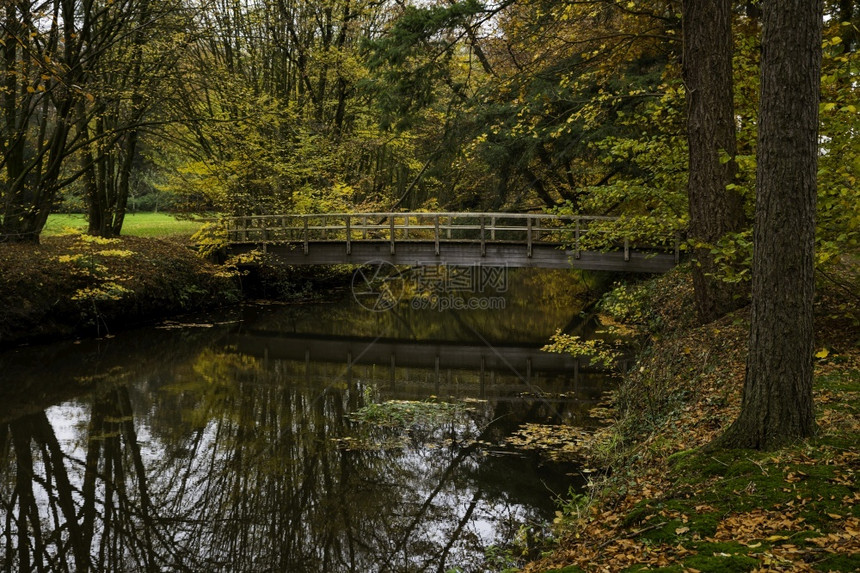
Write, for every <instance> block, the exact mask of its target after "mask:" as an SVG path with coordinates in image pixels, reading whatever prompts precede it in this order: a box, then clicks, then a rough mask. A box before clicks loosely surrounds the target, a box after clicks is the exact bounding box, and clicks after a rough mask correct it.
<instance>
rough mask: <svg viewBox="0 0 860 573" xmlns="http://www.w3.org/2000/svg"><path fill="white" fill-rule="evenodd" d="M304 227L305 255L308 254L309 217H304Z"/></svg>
mask: <svg viewBox="0 0 860 573" xmlns="http://www.w3.org/2000/svg"><path fill="white" fill-rule="evenodd" d="M302 226H303V227H304V229H303V230H304V232H303V233H302V236H303V239H304V244H305V254H306V255H307V254H308V216H307V215H302Z"/></svg>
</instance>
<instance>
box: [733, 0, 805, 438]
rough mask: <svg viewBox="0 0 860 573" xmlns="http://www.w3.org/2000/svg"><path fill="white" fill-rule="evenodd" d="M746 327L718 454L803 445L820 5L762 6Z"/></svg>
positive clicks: (801, 1)
mask: <svg viewBox="0 0 860 573" xmlns="http://www.w3.org/2000/svg"><path fill="white" fill-rule="evenodd" d="M763 12H764V13H763V39H762V59H761V104H760V108H759V121H758V125H759V131H758V171H757V173H756V211H755V232H754V237H753V239H754V253H753V275H752V319H751V327H750V341H749V357H748V359H747V372H746V381H745V384H744V395H743V405H742V408H741V413H740V415H739V416H738V419H737V420H736V421H735V422H734V424H733V425H732V426H731V427H730V428H729V429H728V430H727V432H726V434H725V435H724V436H723V437H722V439H721V440H719V442H718V443H719V444H720V445H727V446H736V447H745V448H757V449H770V448H774V447H778V446H780V445H782V444H784V443H788V442H791V441H793V440H795V439H798V438H803V437H806V436H810V435H811V434H812V433H813V431H814V428H815V416H814V412H813V406H812V358H813V357H812V353H813V332H814V331H813V320H812V318H813V317H812V302H813V300H812V297H813V287H814V280H813V279H814V277H813V272H814V258H813V255H814V245H815V198H816V175H817V170H818V99H819V97H818V90H819V82H820V75H821V25H822V23H821V22H822V2H821V1H820V0H819V1H817V2H809V1H808V0H781V1H780V2H773V1H771V2H765V3H764V10H763Z"/></svg>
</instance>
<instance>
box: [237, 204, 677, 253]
mask: <svg viewBox="0 0 860 573" xmlns="http://www.w3.org/2000/svg"><path fill="white" fill-rule="evenodd" d="M615 220H617V218H616V217H601V216H585V215H546V214H523V213H422V212H407V213H325V214H303V215H252V216H246V217H228V218H225V219H224V220H223V223H224V224H225V226H226V232H227V242H228V243H231V244H237V243H238V244H249V243H253V244H274V243H301V244H303V245H304V250H305V252H306V253H307V251H308V245H309V243H316V242H338V243H345V245H346V252H347V253H349V252H350V249H351V243H352V242H357V241H373V242H387V243H390V244H391V247H392V252H393V251H394V244H395V243H396V242H403V241H416V242H434V243H435V244H436V252H437V254H438V252H439V245H440V243H445V242H474V243H480V245H481V249H482V251H484V248H485V245H486V244H487V243H514V244H524V245H526V246H527V248H528V251H529V255H531V250H532V246H533V245H534V244H544V245H546V244H550V245H569V246H570V247H572V248H573V250H574V251H575V254H577V255H578V254H579V252H580V251H581V250H583V249H585V248H588V246H589V245H592V244H595V243H598V242H601V241H602V242H603V243H605V242H606V239H607V237H606V236H605V233H606V231H605V229H602V228H600V225H596V224H595V223H600V222H611V221H615ZM596 234H602V235H603V236H600V237H597V236H595V235H596ZM671 242H672V240H671V239H667V241H666V243H668V244H664V245H662V246H664V247H665V246H669V245H671ZM614 243H617V244H615V245H614V246H615V247H616V248H618V249H621V248H623V249H624V251H625V255H626V254H627V253H628V252H629V249H630V248H631V242H630V240H629V239H628V238H623V237H622V238H618V239H617V240H615V241H614ZM679 245H680V244H679V240H678V237H675V238H674V249H675V253H676V258H678V254H679V253H678V251H679Z"/></svg>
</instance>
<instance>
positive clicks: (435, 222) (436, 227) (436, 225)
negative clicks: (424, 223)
mask: <svg viewBox="0 0 860 573" xmlns="http://www.w3.org/2000/svg"><path fill="white" fill-rule="evenodd" d="M433 240H434V241H435V242H436V256H437V257H438V256H439V215H436V216H435V217H433Z"/></svg>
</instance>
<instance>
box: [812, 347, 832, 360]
mask: <svg viewBox="0 0 860 573" xmlns="http://www.w3.org/2000/svg"><path fill="white" fill-rule="evenodd" d="M829 354H830V351H829V350H827V349H826V348H822V349H821V350H819V351H818V352H816V353H815V357H816V358H827V356H828V355H829Z"/></svg>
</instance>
